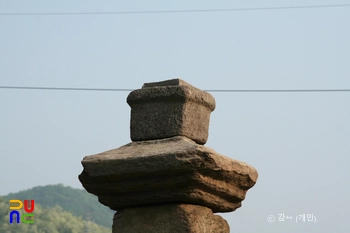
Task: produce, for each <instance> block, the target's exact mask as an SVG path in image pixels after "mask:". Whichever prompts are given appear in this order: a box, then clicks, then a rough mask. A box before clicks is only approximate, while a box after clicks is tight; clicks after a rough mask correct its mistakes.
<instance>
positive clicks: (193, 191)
mask: <svg viewBox="0 0 350 233" xmlns="http://www.w3.org/2000/svg"><path fill="white" fill-rule="evenodd" d="M82 164H83V167H84V171H83V172H82V174H81V175H80V176H79V179H80V181H81V183H82V184H83V186H84V188H85V189H86V190H87V191H88V192H90V193H93V194H95V195H97V196H98V197H99V201H100V202H101V203H102V204H104V205H107V206H109V207H110V208H112V209H114V210H120V209H123V208H125V207H131V206H142V205H152V204H162V203H190V204H197V205H202V206H206V207H209V208H211V209H212V210H213V212H229V211H233V210H235V209H237V208H238V207H240V206H241V202H242V200H244V198H245V195H246V192H247V190H248V189H249V188H251V187H253V186H254V184H255V182H256V180H257V177H258V173H257V171H256V170H255V169H254V168H253V167H251V166H250V165H248V164H246V163H244V162H240V161H237V160H234V159H231V158H228V157H226V156H223V155H220V154H218V153H216V152H215V151H214V150H212V149H210V148H207V147H205V146H202V145H198V144H197V143H195V142H194V141H192V140H190V139H188V138H186V137H182V136H177V137H172V138H166V139H159V140H149V141H142V142H132V143H129V144H127V145H124V146H122V147H120V148H117V149H114V150H110V151H106V152H103V153H100V154H97V155H92V156H87V157H85V158H84V160H83V161H82Z"/></svg>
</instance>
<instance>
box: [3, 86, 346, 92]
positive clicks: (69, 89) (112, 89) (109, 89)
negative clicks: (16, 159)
mask: <svg viewBox="0 0 350 233" xmlns="http://www.w3.org/2000/svg"><path fill="white" fill-rule="evenodd" d="M0 89H22V90H23V89H26V90H48V91H115V92H118V91H119V92H120V91H133V90H134V89H123V88H78V87H76V88H75V87H23V86H0ZM204 91H207V92H350V89H299V90H298V89H285V90H283V89H282V90H278V89H276V90H233V89H227V90H215V89H213V90H204Z"/></svg>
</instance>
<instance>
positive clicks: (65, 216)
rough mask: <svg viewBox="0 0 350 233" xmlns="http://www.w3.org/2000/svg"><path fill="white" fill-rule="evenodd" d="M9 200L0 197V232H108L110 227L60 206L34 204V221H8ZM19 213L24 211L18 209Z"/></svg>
mask: <svg viewBox="0 0 350 233" xmlns="http://www.w3.org/2000/svg"><path fill="white" fill-rule="evenodd" d="M9 205H10V204H9V201H8V200H6V199H4V198H2V197H0V232H1V233H85V232H93V233H110V232H111V229H110V228H106V227H102V226H99V225H97V224H96V223H93V222H91V221H85V220H83V219H82V218H81V217H76V216H74V215H73V214H72V213H70V212H68V211H64V210H63V209H62V208H61V207H59V206H56V207H52V208H42V207H41V206H40V205H35V210H34V212H33V213H34V223H33V224H24V223H19V224H17V223H16V222H14V223H12V224H10V223H9V213H10V208H9ZM19 212H20V213H21V214H23V213H24V211H22V210H20V211H19Z"/></svg>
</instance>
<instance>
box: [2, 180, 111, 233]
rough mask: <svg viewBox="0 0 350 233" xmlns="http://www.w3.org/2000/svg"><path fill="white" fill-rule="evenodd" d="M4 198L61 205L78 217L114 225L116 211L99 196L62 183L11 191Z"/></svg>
mask: <svg viewBox="0 0 350 233" xmlns="http://www.w3.org/2000/svg"><path fill="white" fill-rule="evenodd" d="M4 198H5V199H6V200H10V199H18V200H22V201H23V200H35V204H39V205H41V206H42V207H43V208H53V207H55V206H59V207H60V208H62V210H63V211H68V212H71V213H72V214H73V215H75V216H77V217H81V218H82V219H84V220H87V221H92V222H95V223H97V224H98V225H101V226H105V227H108V228H111V227H112V223H113V215H114V213H115V211H112V210H110V209H109V208H108V207H107V206H104V205H102V204H101V203H99V202H98V200H97V197H96V196H94V195H92V194H90V193H88V192H87V191H85V190H82V189H74V188H71V187H65V186H63V185H62V184H58V185H46V186H38V187H34V188H32V189H29V190H25V191H20V192H18V193H10V194H8V195H6V196H4ZM6 208H8V207H6ZM35 211H36V209H35ZM0 232H2V231H0Z"/></svg>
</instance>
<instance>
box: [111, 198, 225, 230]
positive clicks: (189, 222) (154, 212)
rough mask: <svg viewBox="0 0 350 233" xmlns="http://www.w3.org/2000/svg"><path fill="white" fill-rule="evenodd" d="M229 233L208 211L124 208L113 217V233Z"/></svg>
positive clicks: (174, 207)
mask: <svg viewBox="0 0 350 233" xmlns="http://www.w3.org/2000/svg"><path fill="white" fill-rule="evenodd" d="M140 232H142V233H229V232H230V228H229V226H228V224H227V222H226V220H225V219H223V218H222V217H221V216H219V215H216V214H213V212H212V211H211V209H209V208H207V207H204V206H198V205H186V204H167V205H155V206H141V207H134V208H125V209H122V210H120V211H118V212H117V213H116V214H115V215H114V219H113V228H112V233H140Z"/></svg>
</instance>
